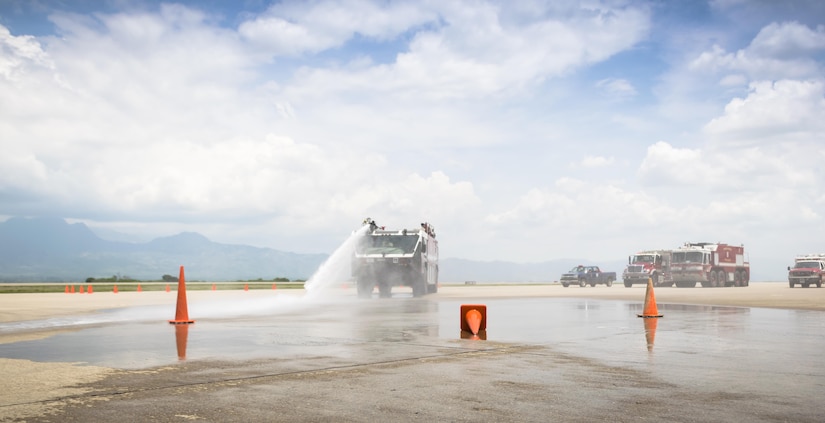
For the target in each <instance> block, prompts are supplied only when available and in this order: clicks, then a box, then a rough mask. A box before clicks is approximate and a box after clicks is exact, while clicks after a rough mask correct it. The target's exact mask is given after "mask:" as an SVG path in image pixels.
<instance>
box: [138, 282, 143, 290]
mask: <svg viewBox="0 0 825 423" xmlns="http://www.w3.org/2000/svg"><path fill="white" fill-rule="evenodd" d="M137 292H143V288H141V287H140V284H138V287H137Z"/></svg>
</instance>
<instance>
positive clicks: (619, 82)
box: [596, 78, 637, 98]
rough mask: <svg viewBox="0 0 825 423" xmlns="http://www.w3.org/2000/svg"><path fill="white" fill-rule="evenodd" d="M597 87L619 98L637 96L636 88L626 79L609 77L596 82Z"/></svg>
mask: <svg viewBox="0 0 825 423" xmlns="http://www.w3.org/2000/svg"><path fill="white" fill-rule="evenodd" d="M596 87H598V88H601V89H602V90H604V91H605V92H606V93H607V94H609V95H611V96H615V97H618V98H626V97H632V96H635V95H636V94H637V93H636V88H634V87H633V84H631V83H630V81H628V80H626V79H617V78H608V79H602V80H600V81H597V82H596Z"/></svg>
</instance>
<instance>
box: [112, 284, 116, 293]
mask: <svg viewBox="0 0 825 423" xmlns="http://www.w3.org/2000/svg"><path fill="white" fill-rule="evenodd" d="M112 292H114V293H115V294H117V285H115V287H114V288H112Z"/></svg>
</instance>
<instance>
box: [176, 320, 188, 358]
mask: <svg viewBox="0 0 825 423" xmlns="http://www.w3.org/2000/svg"><path fill="white" fill-rule="evenodd" d="M188 339H189V325H175V345H176V346H177V347H178V360H186V342H187V340H188Z"/></svg>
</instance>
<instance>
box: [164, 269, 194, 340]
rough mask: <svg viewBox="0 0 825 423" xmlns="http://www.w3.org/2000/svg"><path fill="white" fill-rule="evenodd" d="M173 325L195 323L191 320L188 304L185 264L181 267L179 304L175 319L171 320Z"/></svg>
mask: <svg viewBox="0 0 825 423" xmlns="http://www.w3.org/2000/svg"><path fill="white" fill-rule="evenodd" d="M169 323H171V324H173V325H188V324H191V323H195V321H194V320H189V307H188V306H187V305H186V281H185V280H184V277H183V266H181V267H180V278H179V279H178V304H177V307H176V310H175V320H170V321H169Z"/></svg>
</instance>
